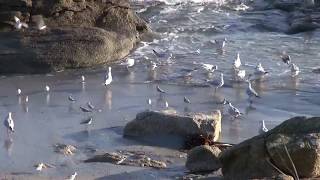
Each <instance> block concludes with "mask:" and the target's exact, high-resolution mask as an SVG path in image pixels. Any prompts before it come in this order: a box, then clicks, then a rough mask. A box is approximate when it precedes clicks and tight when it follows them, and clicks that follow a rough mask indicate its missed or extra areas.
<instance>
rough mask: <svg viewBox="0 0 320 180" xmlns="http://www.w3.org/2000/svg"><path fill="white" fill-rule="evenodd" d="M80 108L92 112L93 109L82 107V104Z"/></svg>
mask: <svg viewBox="0 0 320 180" xmlns="http://www.w3.org/2000/svg"><path fill="white" fill-rule="evenodd" d="M80 109H81V111H82V112H92V110H91V109H87V108H85V107H82V106H80Z"/></svg>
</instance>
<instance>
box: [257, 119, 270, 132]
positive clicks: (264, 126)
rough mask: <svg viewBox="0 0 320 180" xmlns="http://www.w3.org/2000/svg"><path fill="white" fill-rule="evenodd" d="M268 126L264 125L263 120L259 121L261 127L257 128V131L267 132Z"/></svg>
mask: <svg viewBox="0 0 320 180" xmlns="http://www.w3.org/2000/svg"><path fill="white" fill-rule="evenodd" d="M268 131H269V130H268V128H267V127H266V125H265V123H264V120H262V121H261V128H260V130H259V133H260V134H262V133H265V132H268Z"/></svg>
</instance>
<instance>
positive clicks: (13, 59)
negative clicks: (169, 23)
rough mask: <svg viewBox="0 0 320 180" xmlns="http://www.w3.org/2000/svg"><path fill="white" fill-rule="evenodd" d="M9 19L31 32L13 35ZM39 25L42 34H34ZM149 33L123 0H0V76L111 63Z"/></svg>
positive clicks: (16, 31) (14, 33) (145, 25)
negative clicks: (27, 25) (20, 22)
mask: <svg viewBox="0 0 320 180" xmlns="http://www.w3.org/2000/svg"><path fill="white" fill-rule="evenodd" d="M14 16H17V17H18V18H20V20H21V21H22V22H26V23H28V24H29V25H30V27H31V28H28V29H23V30H19V31H18V30H15V29H14V28H13V25H14V19H13V17H14ZM39 24H45V25H47V29H45V30H43V31H40V30H38V29H37V26H38V25H39ZM149 31H150V29H149V27H148V26H147V24H146V23H145V22H144V21H143V20H142V19H140V18H139V17H138V16H137V15H136V14H135V12H134V11H133V10H132V9H131V8H130V5H129V3H128V0H118V1H115V0H106V1H84V0H81V1H80V0H61V1H55V0H33V1H31V0H12V1H11V0H10V1H9V0H0V38H1V41H0V64H1V68H0V73H42V72H48V71H52V70H61V69H64V68H79V67H91V66H95V65H100V64H107V63H111V62H113V61H116V60H119V59H121V58H123V57H125V56H126V55H128V53H129V52H130V50H132V49H133V48H134V46H135V44H136V43H137V42H138V41H139V40H140V39H141V37H142V35H144V34H145V32H149ZM4 67H5V68H4Z"/></svg>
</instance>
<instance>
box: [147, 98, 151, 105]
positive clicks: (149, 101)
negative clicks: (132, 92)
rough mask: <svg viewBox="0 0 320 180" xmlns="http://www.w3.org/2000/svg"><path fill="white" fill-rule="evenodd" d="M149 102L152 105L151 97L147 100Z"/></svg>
mask: <svg viewBox="0 0 320 180" xmlns="http://www.w3.org/2000/svg"><path fill="white" fill-rule="evenodd" d="M147 103H148V105H150V106H151V105H152V101H151V99H150V98H149V99H148V100H147Z"/></svg>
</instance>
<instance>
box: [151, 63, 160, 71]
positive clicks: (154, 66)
mask: <svg viewBox="0 0 320 180" xmlns="http://www.w3.org/2000/svg"><path fill="white" fill-rule="evenodd" d="M157 67H158V66H157V63H155V62H153V61H150V70H151V71H154V70H155V69H156V68H157Z"/></svg>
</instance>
